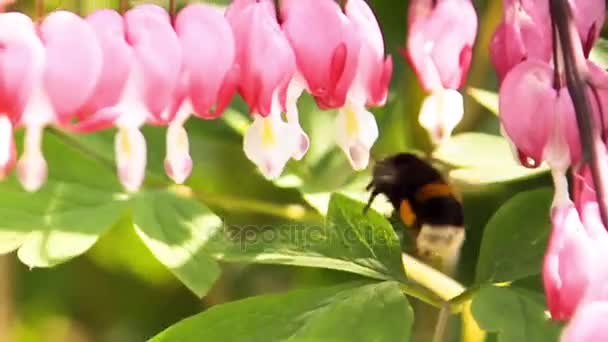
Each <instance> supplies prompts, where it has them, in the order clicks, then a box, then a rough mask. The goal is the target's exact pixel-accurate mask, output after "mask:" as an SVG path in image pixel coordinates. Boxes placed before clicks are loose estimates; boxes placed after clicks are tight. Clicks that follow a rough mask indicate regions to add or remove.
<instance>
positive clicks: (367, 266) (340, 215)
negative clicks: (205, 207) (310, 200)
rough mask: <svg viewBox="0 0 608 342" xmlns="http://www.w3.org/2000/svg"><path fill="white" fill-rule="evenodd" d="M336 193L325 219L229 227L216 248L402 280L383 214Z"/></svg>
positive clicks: (226, 253)
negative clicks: (310, 221)
mask: <svg viewBox="0 0 608 342" xmlns="http://www.w3.org/2000/svg"><path fill="white" fill-rule="evenodd" d="M363 207H364V205H363V203H360V202H356V201H354V200H352V199H349V198H347V197H345V196H343V195H339V194H334V196H333V197H332V199H331V201H330V203H329V211H328V214H327V221H326V223H325V225H314V224H305V223H289V224H282V225H274V226H267V227H265V226H255V225H248V226H235V227H229V234H224V235H218V237H219V238H220V239H219V240H218V241H217V242H216V244H214V246H215V248H214V253H215V254H216V256H217V257H218V258H219V259H221V260H225V261H233V262H235V261H238V262H255V263H270V264H283V265H299V266H308V267H322V268H329V269H335V270H342V271H347V272H352V273H356V274H361V275H364V276H367V277H371V278H376V279H398V280H404V271H403V266H402V264H401V248H400V244H399V240H398V238H397V235H396V234H395V232H394V230H393V228H392V226H391V225H390V223H389V222H388V221H387V220H386V218H385V217H383V216H382V215H380V214H378V213H376V212H375V211H373V210H370V211H368V212H367V214H364V213H363Z"/></svg>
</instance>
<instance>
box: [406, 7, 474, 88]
mask: <svg viewBox="0 0 608 342" xmlns="http://www.w3.org/2000/svg"><path fill="white" fill-rule="evenodd" d="M408 19H409V20H408V25H409V27H408V39H407V49H406V57H407V59H408V61H409V62H410V64H411V65H412V67H413V68H414V70H415V71H416V74H417V75H418V79H419V80H420V82H421V83H422V86H423V88H424V89H425V90H426V91H429V92H432V91H433V90H435V89H438V88H446V89H458V88H460V87H461V86H462V85H463V84H464V81H465V79H466V75H467V72H468V70H469V66H470V64H471V57H472V53H473V43H474V41H475V37H476V35H477V14H476V13H475V9H474V8H473V5H472V4H471V1H470V0H439V1H431V0H414V1H412V2H411V3H410V9H409V16H408Z"/></svg>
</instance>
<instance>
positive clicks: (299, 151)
mask: <svg viewBox="0 0 608 342" xmlns="http://www.w3.org/2000/svg"><path fill="white" fill-rule="evenodd" d="M309 147H310V139H309V138H308V135H307V134H306V133H304V131H302V130H301V129H300V136H299V137H298V141H297V144H296V147H295V151H294V153H293V155H292V156H291V157H292V158H293V159H295V160H301V159H302V158H304V155H306V152H308V148H309Z"/></svg>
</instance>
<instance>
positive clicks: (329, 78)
mask: <svg viewBox="0 0 608 342" xmlns="http://www.w3.org/2000/svg"><path fill="white" fill-rule="evenodd" d="M360 9H361V5H360V4H359V5H357V4H354V5H351V10H352V11H353V12H355V13H357V12H358V13H359V15H361V16H366V15H369V14H365V13H363V12H362V11H361V10H360ZM281 17H282V20H283V23H282V26H283V30H284V31H285V34H286V35H287V38H288V39H289V41H290V43H291V46H292V47H293V50H294V52H295V56H296V61H297V65H298V70H299V72H300V73H301V75H302V77H303V78H304V79H305V81H306V88H307V90H308V92H309V93H310V94H311V95H312V96H314V97H315V99H316V101H317V104H318V105H319V107H321V108H322V109H329V108H340V107H343V106H344V105H345V103H346V97H347V93H348V91H349V89H350V88H351V85H352V83H353V81H354V79H355V76H356V74H357V65H358V61H359V56H360V51H359V50H360V46H361V38H360V37H359V35H358V29H359V28H358V27H357V26H356V24H355V23H353V21H351V20H350V19H349V18H348V17H347V16H346V15H345V14H344V13H342V10H341V9H340V6H339V5H338V4H337V3H336V2H335V1H332V0H310V1H299V0H286V1H283V2H282V7H281ZM368 20H369V18H364V19H363V20H360V21H359V24H361V22H363V21H368ZM367 25H369V24H367ZM371 25H373V24H371ZM372 35H373V33H372ZM380 78H382V76H380ZM378 88H381V87H378ZM381 92H382V90H378V91H377V93H381ZM374 95H375V97H376V98H375V100H378V98H381V97H382V95H384V94H374Z"/></svg>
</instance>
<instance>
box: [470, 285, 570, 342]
mask: <svg viewBox="0 0 608 342" xmlns="http://www.w3.org/2000/svg"><path fill="white" fill-rule="evenodd" d="M545 307H546V306H545V302H544V298H543V297H542V295H540V294H538V293H534V292H531V291H528V290H524V289H519V288H514V287H494V286H488V287H484V288H482V289H481V290H479V291H478V292H477V294H475V296H474V298H473V305H472V308H471V310H472V312H473V315H474V316H475V319H476V320H477V323H478V324H479V325H480V326H481V327H482V328H483V329H485V330H487V331H491V332H497V333H498V342H520V341H526V342H544V341H547V342H554V341H557V340H558V337H559V331H560V330H559V326H558V325H557V324H555V323H553V322H551V321H550V320H549V318H548V317H547V315H546V314H545Z"/></svg>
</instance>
